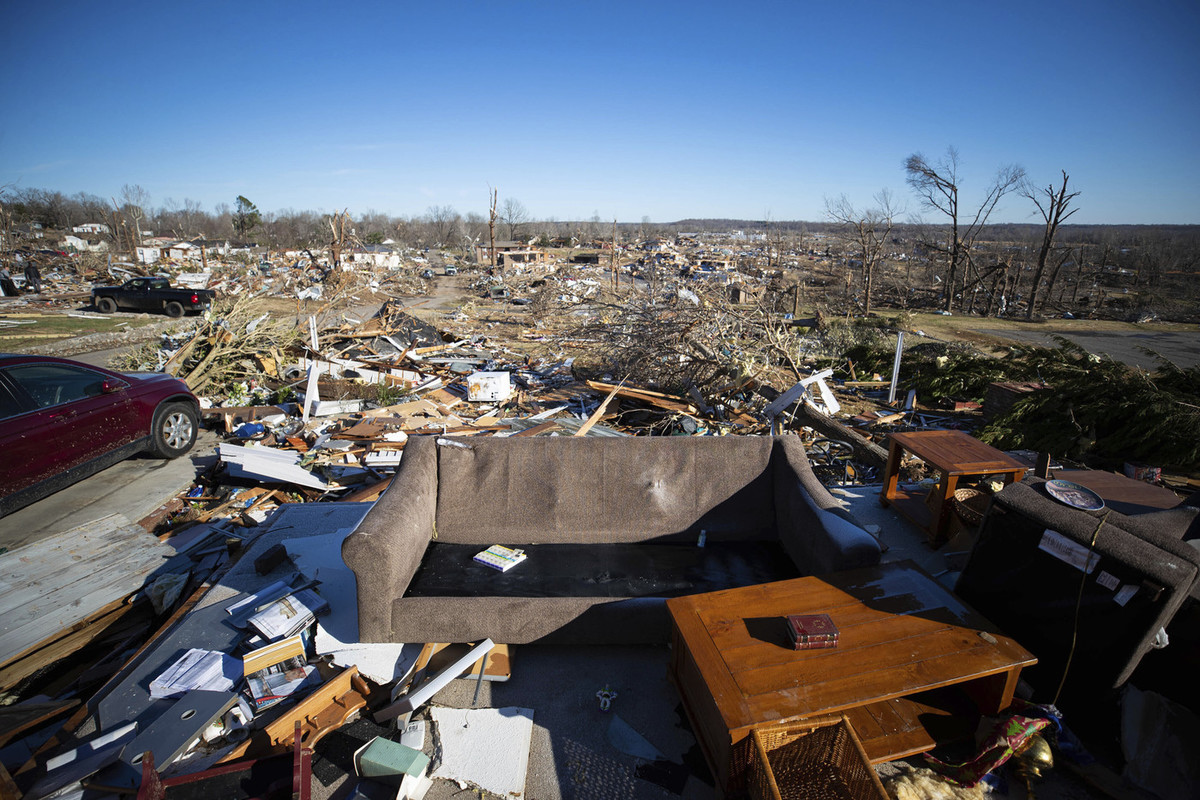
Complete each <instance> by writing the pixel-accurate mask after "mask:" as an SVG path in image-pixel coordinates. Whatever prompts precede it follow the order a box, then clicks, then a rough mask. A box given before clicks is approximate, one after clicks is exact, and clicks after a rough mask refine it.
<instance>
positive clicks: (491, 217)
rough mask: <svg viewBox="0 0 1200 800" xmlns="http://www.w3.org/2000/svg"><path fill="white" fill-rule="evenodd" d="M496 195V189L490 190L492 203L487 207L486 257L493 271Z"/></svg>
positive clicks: (494, 264) (494, 261)
mask: <svg viewBox="0 0 1200 800" xmlns="http://www.w3.org/2000/svg"><path fill="white" fill-rule="evenodd" d="M498 194H499V190H498V189H492V198H491V199H492V202H491V203H490V204H489V207H488V256H489V258H490V259H491V265H492V268H493V269H494V268H495V267H496V217H497V214H496V199H497V197H498Z"/></svg>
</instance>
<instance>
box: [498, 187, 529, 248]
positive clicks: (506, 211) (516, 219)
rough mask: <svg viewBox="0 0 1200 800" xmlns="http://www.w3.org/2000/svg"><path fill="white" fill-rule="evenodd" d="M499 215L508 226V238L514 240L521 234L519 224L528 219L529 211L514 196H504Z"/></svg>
mask: <svg viewBox="0 0 1200 800" xmlns="http://www.w3.org/2000/svg"><path fill="white" fill-rule="evenodd" d="M500 215H501V216H502V217H503V219H504V224H505V225H506V226H507V227H508V240H509V241H510V242H515V241H516V240H517V237H518V236H519V235H520V234H521V226H522V225H524V224H525V223H527V222H529V220H530V216H529V212H528V211H526V210H525V206H523V205H521V201H520V200H518V199H516V198H515V197H506V198H504V206H503V208H502V209H501V211H500Z"/></svg>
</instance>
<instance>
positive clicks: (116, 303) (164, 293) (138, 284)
mask: <svg viewBox="0 0 1200 800" xmlns="http://www.w3.org/2000/svg"><path fill="white" fill-rule="evenodd" d="M214 297H216V292H214V291H212V290H211V289H176V288H172V286H171V282H170V281H168V280H167V279H166V278H134V279H132V280H128V281H125V283H123V284H121V285H120V286H96V287H93V289H92V305H94V306H95V307H96V310H97V311H99V312H101V313H102V314H111V313H113V312H114V311H117V310H122V311H161V312H163V313H165V314H166V315H167V316H168V317H182V316H183V315H184V314H185V313H187V312H189V311H204V310H205V309H208V308H211V307H212V301H213V298H214Z"/></svg>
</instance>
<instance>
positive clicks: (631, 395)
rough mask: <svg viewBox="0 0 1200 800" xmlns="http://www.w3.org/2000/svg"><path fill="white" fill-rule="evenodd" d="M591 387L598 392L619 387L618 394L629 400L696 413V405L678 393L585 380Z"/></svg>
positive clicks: (681, 411)
mask: <svg viewBox="0 0 1200 800" xmlns="http://www.w3.org/2000/svg"><path fill="white" fill-rule="evenodd" d="M585 383H586V384H587V385H588V387H589V388H591V389H594V390H595V391H597V392H611V391H613V390H614V389H617V390H618V391H617V393H616V394H617V396H618V397H624V398H627V399H629V400H640V401H641V402H643V403H649V404H650V405H652V406H655V407H656V408H661V409H663V410H664V411H675V412H678V413H682V414H696V413H698V412H697V411H696V407H695V406H693V405H692V404H691V403H689V402H688V401H687V400H686V399H685V398H683V397H679V396H677V395H669V394H663V393H662V392H652V391H650V390H649V389H634V388H631V387H628V386H626V387H622V386H621V385H620V384H616V385H614V384H611V383H601V382H600V381H585Z"/></svg>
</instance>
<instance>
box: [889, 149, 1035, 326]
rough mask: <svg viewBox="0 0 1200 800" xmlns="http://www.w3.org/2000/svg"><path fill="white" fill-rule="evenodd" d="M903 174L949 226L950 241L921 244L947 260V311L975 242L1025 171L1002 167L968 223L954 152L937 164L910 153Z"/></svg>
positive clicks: (932, 240)
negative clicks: (997, 206)
mask: <svg viewBox="0 0 1200 800" xmlns="http://www.w3.org/2000/svg"><path fill="white" fill-rule="evenodd" d="M904 171H905V173H906V175H907V177H906V180H907V182H908V185H909V186H910V187H911V188H912V190H913V191H914V192H916V193H917V196H918V197H919V198H920V199H921V205H923V206H925V207H926V208H928V209H931V210H934V211H937V212H939V213H941V214H942V215H944V216H945V217H946V218H947V220H948V222H949V225H950V231H949V234H950V235H949V238H945V237H939V236H937V235H934V236H926V237H925V241H924V242H923V245H924V246H925V248H926V249H928V250H931V251H933V252H936V253H941V254H942V255H943V256H945V257H946V258H947V261H948V266H947V274H946V282H945V287H946V290H945V291H946V296H945V300H944V302H943V303H942V308H943V310H945V311H949V310H950V309H951V307H952V306H953V304H954V295H955V293H956V292H957V291H958V282H959V280H960V278H961V279H962V281H963V282H964V283H965V282H966V271H967V267H968V266H969V265H970V263H971V250H972V248H973V247H974V246H975V239H976V238H977V237H978V236H979V233H980V231H982V230H983V227H984V226H985V225H986V224H987V221H988V217H990V216H991V214H992V212H993V211H994V210H995V208H996V204H997V203H999V202H1000V199H1001V198H1002V197H1004V195H1006V194H1008V193H1009V192H1011V191H1013V190H1014V189H1015V188H1017V187H1018V186H1019V185H1020V183H1021V181H1022V180H1023V179H1024V178H1025V170H1024V169H1023V168H1021V167H1019V166H1017V165H1015V164H1010V165H1009V166H1006V167H1001V168H1000V169H999V170H998V171H997V172H996V177H995V178H994V179H993V180H992V183H991V185H989V186H988V190H987V193H986V195H985V196H984V198H983V201H982V202H981V203H980V204H979V207H978V208H976V209H975V212H974V214H973V215H972V216H971V218H970V221H967V215H969V214H971V212H970V211H969V210H967V211H965V212H964V211H963V209H962V207H961V206H960V201H959V185H958V182H959V176H958V151H957V150H955V149H954V148H953V147H948V148H946V156H945V157H944V158H943V159H941V160H940V161H938V162H936V163H930V161H929V160H928V159H926V158H925V156H924V155H922V154H921V153H913V154H912V155H911V156H909V157H908V158H906V159H905V160H904Z"/></svg>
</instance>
